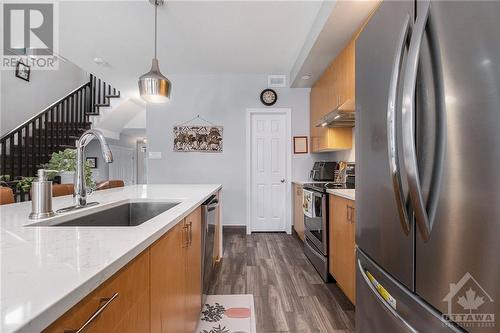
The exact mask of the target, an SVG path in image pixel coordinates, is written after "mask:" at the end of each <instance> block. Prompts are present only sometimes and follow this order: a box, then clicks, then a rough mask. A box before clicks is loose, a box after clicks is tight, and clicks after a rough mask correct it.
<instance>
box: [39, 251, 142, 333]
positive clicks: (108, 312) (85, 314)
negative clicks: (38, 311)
mask: <svg viewBox="0 0 500 333" xmlns="http://www.w3.org/2000/svg"><path fill="white" fill-rule="evenodd" d="M149 259H150V258H149V249H147V250H145V251H144V252H142V253H141V254H140V255H139V256H137V257H136V258H135V259H134V260H132V261H131V262H130V263H128V264H127V265H126V266H125V267H123V268H122V269H121V270H120V271H118V272H117V273H116V274H115V275H113V276H112V277H111V278H109V279H108V280H106V281H105V282H104V283H103V284H102V285H100V286H99V287H97V289H95V290H94V291H93V292H91V293H90V294H89V295H87V296H86V297H85V298H84V299H83V300H81V301H80V302H79V303H78V304H77V305H75V306H74V307H72V308H71V309H70V310H69V311H68V312H66V313H65V314H64V315H62V316H61V317H60V318H59V319H57V320H56V321H55V322H54V323H52V324H51V325H50V326H49V327H47V328H46V329H45V330H44V331H43V332H44V333H48V332H50V333H62V332H76V331H77V330H79V329H80V328H81V327H82V325H83V324H84V323H85V322H86V321H87V320H88V319H90V318H91V317H92V315H93V314H94V313H95V312H96V311H97V310H98V309H101V308H102V309H103V310H102V312H101V313H100V315H99V316H97V317H95V319H94V320H92V321H91V322H90V323H89V325H88V326H87V327H86V329H84V330H85V332H86V333H98V332H99V333H100V332H110V333H114V332H120V333H144V332H149V331H150V312H149V309H150V308H149Z"/></svg>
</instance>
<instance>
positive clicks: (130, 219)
mask: <svg viewBox="0 0 500 333" xmlns="http://www.w3.org/2000/svg"><path fill="white" fill-rule="evenodd" d="M179 203H180V202H161V201H158V202H156V201H139V202H130V201H128V202H123V203H120V204H118V205H115V206H113V207H110V208H104V209H99V210H97V211H96V212H92V213H89V214H85V215H83V216H82V215H80V214H78V215H77V216H76V217H74V218H71V215H68V216H61V221H60V222H59V221H55V220H59V219H58V218H56V219H54V220H47V221H41V222H38V223H34V224H31V225H30V226H54V227H134V226H138V225H140V224H142V223H144V222H146V221H148V220H150V219H152V218H153V217H155V216H157V215H160V214H161V213H163V212H165V211H167V210H169V209H171V208H173V207H175V206H177V205H178V204H179ZM64 217H66V218H64Z"/></svg>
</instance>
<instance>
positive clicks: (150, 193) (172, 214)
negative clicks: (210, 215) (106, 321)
mask: <svg viewBox="0 0 500 333" xmlns="http://www.w3.org/2000/svg"><path fill="white" fill-rule="evenodd" d="M220 189H221V185H219V184H213V185H212V184H211V185H135V186H127V187H123V188H116V189H111V190H105V191H99V192H95V193H93V194H92V195H91V196H90V197H89V198H88V201H89V202H91V201H98V202H99V203H100V204H99V205H97V206H93V207H89V208H84V209H81V210H78V211H73V212H69V213H65V214H62V215H64V216H71V217H79V216H82V215H86V214H89V213H91V212H94V211H97V210H102V209H103V208H105V207H106V206H113V205H116V203H117V202H120V201H126V200H130V201H141V200H142V201H167V202H168V201H169V202H178V203H179V204H178V205H176V206H174V207H173V208H171V209H169V210H167V211H165V212H163V213H161V214H159V215H157V216H155V217H153V218H151V219H150V220H148V221H147V222H145V223H143V224H140V225H138V226H133V227H116V226H114V227H103V226H100V227H69V226H64V227H63V226H30V224H32V223H33V221H31V220H29V219H28V214H29V213H30V210H31V202H23V203H17V204H12V205H5V206H2V207H0V237H1V243H0V251H1V253H0V256H1V262H0V265H1V266H0V268H1V272H0V278H1V292H0V311H1V325H0V331H1V332H3V333H10V332H40V331H42V330H43V329H45V328H46V327H48V326H49V325H50V324H51V323H53V322H54V321H56V320H57V319H58V318H59V317H61V316H62V315H63V314H64V313H65V312H66V311H68V310H69V309H71V308H72V307H73V306H75V305H76V304H77V303H78V302H80V301H81V300H82V299H83V298H85V297H86V296H87V295H89V294H90V293H91V292H92V291H94V290H95V289H96V288H98V287H99V286H100V285H101V284H103V282H105V281H106V280H108V279H109V278H110V277H112V276H113V275H114V274H115V273H117V272H118V271H120V270H121V269H122V268H124V267H125V266H126V265H127V264H128V263H130V262H131V261H133V260H134V259H135V258H136V257H138V256H139V255H140V254H141V253H143V252H145V250H148V249H149V247H151V246H152V245H154V243H155V242H156V241H158V240H159V239H160V238H162V237H164V235H165V234H167V232H168V231H170V230H171V229H173V228H175V227H176V226H177V225H178V224H179V223H180V222H181V221H184V219H185V218H186V217H188V216H189V215H190V214H192V213H194V212H195V211H196V210H199V209H198V208H199V206H200V205H201V204H202V203H203V202H204V201H205V200H206V199H208V198H209V197H210V196H211V195H213V194H216V193H217V192H218V191H219V190H220ZM71 204H72V198H71V197H70V196H67V197H59V198H54V201H53V206H54V210H57V209H59V208H63V207H66V206H69V205H71ZM64 218H66V217H64ZM51 219H52V220H54V221H57V219H61V215H59V216H56V217H54V218H51ZM51 219H47V220H51ZM148 255H149V253H148ZM200 255H201V254H200ZM141 256H142V255H141ZM138 260H139V259H138ZM144 262H147V260H144Z"/></svg>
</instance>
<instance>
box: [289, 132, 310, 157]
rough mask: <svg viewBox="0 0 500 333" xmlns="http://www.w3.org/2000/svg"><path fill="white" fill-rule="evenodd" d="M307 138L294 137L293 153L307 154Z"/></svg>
mask: <svg viewBox="0 0 500 333" xmlns="http://www.w3.org/2000/svg"><path fill="white" fill-rule="evenodd" d="M307 146H308V145H307V136H294V137H293V153H294V154H307V153H308V149H307Z"/></svg>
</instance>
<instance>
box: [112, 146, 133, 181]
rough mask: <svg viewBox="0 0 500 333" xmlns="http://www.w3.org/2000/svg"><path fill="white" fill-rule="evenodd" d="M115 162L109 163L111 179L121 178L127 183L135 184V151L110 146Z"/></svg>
mask: <svg viewBox="0 0 500 333" xmlns="http://www.w3.org/2000/svg"><path fill="white" fill-rule="evenodd" d="M110 149H111V152H112V153H113V163H111V164H110V165H109V179H121V180H123V182H124V183H125V185H132V184H135V151H134V150H133V149H128V148H124V147H120V146H110Z"/></svg>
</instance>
